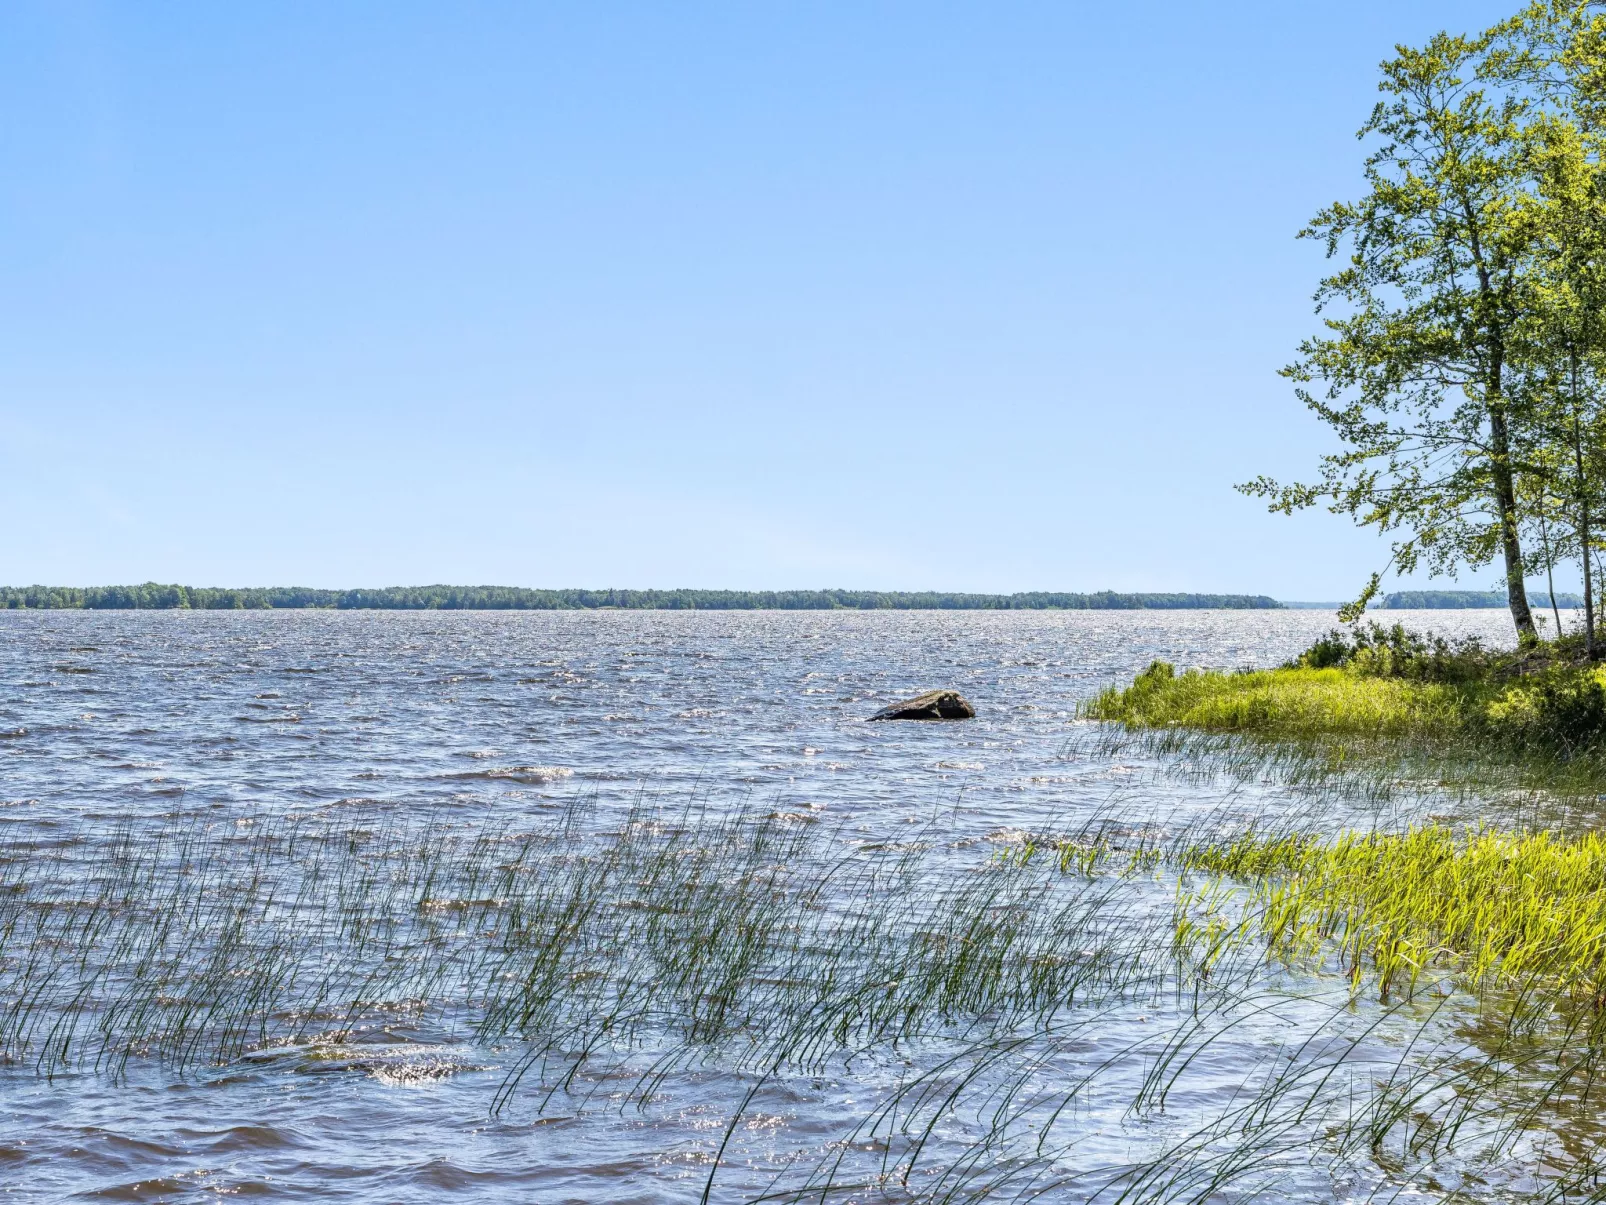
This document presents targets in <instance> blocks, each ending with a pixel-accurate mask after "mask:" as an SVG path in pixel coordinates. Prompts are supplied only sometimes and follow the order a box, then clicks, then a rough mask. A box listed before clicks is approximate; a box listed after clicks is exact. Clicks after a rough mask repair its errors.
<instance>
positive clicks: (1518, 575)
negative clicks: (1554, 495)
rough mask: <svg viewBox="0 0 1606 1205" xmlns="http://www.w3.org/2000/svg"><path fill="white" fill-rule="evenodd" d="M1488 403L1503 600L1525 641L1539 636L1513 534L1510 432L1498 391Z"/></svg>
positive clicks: (1518, 543)
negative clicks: (1503, 566)
mask: <svg viewBox="0 0 1606 1205" xmlns="http://www.w3.org/2000/svg"><path fill="white" fill-rule="evenodd" d="M1491 393H1492V394H1493V399H1494V400H1493V401H1491V403H1490V404H1489V439H1490V444H1491V450H1492V451H1493V453H1494V455H1492V456H1491V457H1490V458H1489V461H1490V464H1489V468H1490V476H1492V477H1493V478H1494V502H1495V505H1496V506H1497V507H1499V509H1500V549H1501V551H1502V552H1503V553H1504V554H1505V560H1506V603H1507V605H1508V606H1509V607H1510V608H1511V622H1512V623H1514V624H1516V625H1517V639H1518V640H1519V641H1521V642H1524V643H1526V642H1528V641H1532V640H1538V639H1539V633H1538V632H1537V631H1535V630H1534V617H1533V612H1532V611H1530V610H1529V609H1528V588H1527V586H1526V585H1525V584H1524V582H1523V580H1522V542H1521V540H1520V539H1519V538H1518V534H1517V490H1516V485H1515V482H1514V480H1513V478H1512V475H1511V431H1510V428H1509V426H1508V425H1507V422H1506V408H1505V403H1504V401H1503V400H1501V399H1500V396H1499V394H1498V392H1495V391H1493V390H1491Z"/></svg>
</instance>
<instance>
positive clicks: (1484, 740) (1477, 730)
mask: <svg viewBox="0 0 1606 1205" xmlns="http://www.w3.org/2000/svg"><path fill="white" fill-rule="evenodd" d="M1579 652H1580V650H1578V649H1576V648H1575V647H1574V646H1573V644H1572V642H1571V641H1570V640H1564V641H1559V642H1556V643H1555V644H1551V645H1545V646H1542V647H1540V648H1537V649H1526V650H1522V651H1520V652H1512V653H1503V652H1492V651H1490V650H1487V649H1484V648H1483V647H1482V646H1480V645H1478V644H1477V643H1475V642H1465V643H1461V644H1455V645H1452V644H1450V643H1448V642H1446V641H1444V640H1428V639H1424V638H1421V637H1417V636H1414V635H1412V634H1411V633H1408V632H1406V631H1404V630H1403V629H1402V628H1401V627H1399V626H1398V625H1396V626H1395V627H1394V628H1392V629H1384V628H1383V627H1381V626H1379V625H1373V626H1372V627H1371V628H1370V629H1365V630H1362V631H1359V632H1357V633H1356V634H1355V635H1353V636H1350V637H1346V636H1343V635H1341V634H1339V633H1337V632H1335V633H1332V634H1330V635H1328V636H1326V637H1324V638H1323V639H1322V640H1320V641H1318V642H1317V643H1316V644H1315V645H1313V646H1312V647H1311V648H1310V649H1308V650H1306V651H1305V652H1304V653H1303V654H1301V656H1300V657H1298V658H1296V659H1295V660H1294V661H1292V662H1290V663H1288V664H1287V665H1284V666H1282V667H1280V668H1278V669H1271V670H1257V671H1247V672H1246V671H1240V672H1236V673H1223V672H1218V671H1213V670H1189V671H1187V672H1186V673H1181V674H1178V673H1177V672H1176V671H1175V669H1174V667H1173V666H1171V665H1169V664H1168V663H1166V662H1163V661H1156V662H1154V663H1153V664H1151V665H1150V666H1149V667H1148V669H1146V670H1144V671H1143V672H1142V673H1141V674H1139V675H1138V676H1137V678H1136V679H1135V680H1134V681H1133V683H1132V684H1131V685H1130V686H1128V687H1125V688H1121V687H1112V688H1110V689H1109V690H1106V691H1104V692H1103V693H1102V694H1100V695H1099V696H1098V697H1097V698H1095V699H1093V700H1092V701H1091V702H1090V703H1089V704H1087V705H1086V706H1085V708H1084V714H1085V715H1087V716H1089V717H1091V718H1094V719H1100V720H1110V721H1115V722H1119V723H1122V724H1124V725H1126V726H1127V727H1128V728H1133V729H1189V730H1194V731H1199V732H1210V733H1233V734H1242V735H1246V736H1252V737H1261V738H1268V739H1271V740H1279V741H1286V740H1334V739H1337V740H1340V741H1351V742H1353V741H1373V742H1378V741H1381V742H1393V743H1395V744H1399V743H1402V742H1403V743H1406V744H1416V745H1418V746H1423V747H1429V748H1441V749H1442V748H1446V747H1460V748H1463V749H1465V750H1467V751H1476V752H1477V753H1478V755H1479V756H1487V755H1490V754H1495V755H1498V756H1501V757H1504V758H1507V759H1510V760H1513V761H1518V762H1525V763H1531V764H1536V765H1538V764H1550V765H1553V766H1558V767H1569V768H1570V770H1571V771H1573V772H1576V771H1578V770H1582V769H1586V768H1589V769H1599V770H1601V771H1602V772H1603V773H1606V668H1603V667H1601V666H1599V665H1594V664H1588V663H1585V662H1583V661H1582V659H1581V658H1580V657H1579V655H1578V654H1579Z"/></svg>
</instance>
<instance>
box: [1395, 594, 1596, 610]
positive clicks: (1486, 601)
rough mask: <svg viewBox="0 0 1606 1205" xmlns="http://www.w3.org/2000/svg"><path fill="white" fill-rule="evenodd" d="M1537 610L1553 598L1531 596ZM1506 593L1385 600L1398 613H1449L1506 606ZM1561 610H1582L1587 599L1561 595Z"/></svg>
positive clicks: (1558, 596) (1558, 600) (1558, 597)
mask: <svg viewBox="0 0 1606 1205" xmlns="http://www.w3.org/2000/svg"><path fill="white" fill-rule="evenodd" d="M1529 598H1530V599H1531V601H1532V603H1533V605H1534V606H1536V607H1548V606H1549V605H1550V595H1549V593H1548V592H1539V593H1534V594H1531V595H1529ZM1505 605H1506V592H1505V591H1504V590H1401V591H1399V592H1398V593H1395V594H1390V595H1388V596H1387V597H1385V598H1384V599H1383V606H1384V607H1385V608H1387V609H1390V610H1395V611H1449V610H1459V609H1464V608H1468V607H1503V606H1505ZM1556 605H1557V606H1558V607H1567V608H1569V609H1571V608H1574V607H1582V606H1583V605H1584V600H1583V598H1582V596H1580V595H1577V594H1562V593H1560V592H1557V594H1556Z"/></svg>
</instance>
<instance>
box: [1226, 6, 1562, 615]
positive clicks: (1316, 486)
mask: <svg viewBox="0 0 1606 1205" xmlns="http://www.w3.org/2000/svg"><path fill="white" fill-rule="evenodd" d="M1494 44H1495V43H1494V39H1493V37H1492V35H1483V36H1479V37H1463V36H1453V35H1450V34H1439V35H1438V36H1436V37H1434V38H1433V39H1432V41H1430V42H1429V43H1428V44H1427V46H1426V47H1424V48H1422V49H1419V50H1418V49H1410V48H1406V47H1399V48H1397V57H1395V58H1393V59H1391V60H1389V61H1387V62H1385V63H1384V64H1383V65H1382V71H1383V79H1382V81H1381V83H1380V84H1379V88H1380V90H1381V91H1382V92H1383V93H1384V95H1385V99H1384V100H1382V101H1380V102H1379V103H1378V105H1377V107H1376V108H1375V109H1374V110H1373V112H1372V116H1371V118H1370V120H1368V121H1367V123H1366V125H1365V126H1364V127H1363V128H1362V129H1361V131H1360V134H1361V136H1362V137H1369V136H1375V137H1378V138H1380V139H1381V140H1382V145H1380V146H1379V147H1378V148H1377V149H1376V150H1375V151H1374V152H1373V153H1372V154H1371V155H1370V156H1369V157H1368V158H1367V160H1366V164H1365V178H1366V183H1367V192H1366V195H1365V196H1363V197H1362V198H1361V199H1360V200H1359V201H1356V202H1338V203H1335V204H1333V205H1330V206H1328V207H1327V208H1326V209H1324V210H1322V211H1321V212H1320V213H1319V214H1318V215H1317V216H1316V218H1315V219H1314V221H1312V223H1311V224H1310V226H1308V227H1307V228H1306V229H1305V230H1304V231H1302V232H1301V236H1302V237H1305V238H1311V239H1316V240H1318V241H1321V242H1323V243H1325V245H1326V248H1327V253H1328V255H1329V256H1330V257H1332V256H1337V255H1338V254H1339V253H1340V251H1341V250H1344V249H1347V250H1348V258H1347V263H1346V264H1345V266H1344V267H1342V268H1341V269H1340V270H1339V271H1337V272H1335V273H1334V274H1332V275H1330V276H1328V277H1327V278H1326V279H1324V280H1323V281H1322V282H1321V285H1320V286H1319V288H1318V290H1317V293H1316V301H1317V309H1318V312H1319V313H1324V314H1327V315H1328V316H1327V317H1326V318H1325V321H1324V325H1325V327H1326V332H1325V333H1324V334H1323V335H1321V336H1318V337H1315V338H1312V339H1309V340H1306V341H1305V342H1304V343H1303V344H1301V345H1300V348H1299V359H1298V360H1296V361H1295V362H1294V363H1293V364H1292V365H1290V366H1289V367H1288V368H1286V369H1284V370H1283V371H1284V375H1285V376H1287V377H1289V378H1290V379H1292V380H1293V381H1294V382H1295V383H1296V387H1297V391H1298V395H1299V397H1300V399H1301V400H1302V401H1303V402H1304V403H1305V405H1306V406H1308V407H1309V408H1310V409H1311V410H1312V411H1313V412H1315V413H1316V414H1317V415H1318V416H1319V417H1320V418H1321V419H1322V420H1323V421H1325V422H1326V423H1328V424H1329V425H1330V426H1331V427H1332V428H1333V430H1334V431H1335V432H1336V433H1337V435H1338V437H1339V439H1340V441H1341V442H1342V444H1343V449H1342V450H1341V451H1339V452H1336V453H1333V454H1331V455H1328V456H1325V457H1323V459H1322V461H1321V464H1320V476H1319V479H1318V480H1317V481H1316V482H1315V483H1313V484H1291V485H1283V484H1279V483H1278V482H1276V481H1274V480H1272V479H1271V478H1268V477H1261V478H1258V479H1257V480H1255V481H1252V482H1249V483H1248V484H1246V485H1243V486H1240V487H1239V488H1240V489H1242V490H1243V491H1244V492H1246V493H1248V494H1251V495H1255V496H1260V497H1264V498H1267V499H1269V502H1270V508H1271V509H1272V510H1273V511H1281V512H1284V513H1292V512H1293V511H1295V510H1299V509H1303V508H1305V507H1309V506H1312V505H1315V504H1316V503H1317V502H1318V501H1323V500H1325V501H1326V502H1327V504H1328V508H1329V509H1330V510H1332V511H1334V512H1335V513H1340V514H1348V515H1350V516H1351V517H1352V518H1353V519H1354V520H1355V521H1356V522H1357V523H1359V524H1362V525H1363V526H1369V527H1374V528H1376V529H1377V530H1378V531H1380V532H1385V533H1389V534H1390V535H1392V536H1393V537H1394V538H1393V541H1392V546H1391V557H1390V567H1391V568H1393V569H1395V570H1397V571H1399V572H1401V573H1410V572H1411V571H1413V570H1415V569H1417V568H1419V567H1425V568H1427V569H1428V571H1429V572H1430V574H1433V575H1439V574H1453V573H1455V571H1456V570H1458V569H1460V568H1462V567H1478V566H1481V565H1485V564H1488V563H1489V562H1491V561H1493V560H1494V559H1495V558H1496V557H1497V556H1498V557H1500V558H1501V559H1502V561H1503V565H1504V569H1505V580H1506V596H1507V605H1508V607H1509V608H1510V611H1511V618H1512V622H1513V623H1514V624H1515V625H1516V628H1517V632H1518V634H1519V636H1520V637H1521V638H1523V639H1534V638H1535V637H1536V632H1535V628H1534V621H1533V616H1532V614H1531V612H1530V610H1529V606H1528V597H1527V592H1526V589H1525V587H1524V582H1523V576H1524V566H1523V554H1522V535H1521V517H1522V516H1521V512H1520V511H1519V500H1518V496H1517V478H1516V465H1515V464H1514V461H1513V428H1514V426H1516V425H1519V424H1520V423H1521V422H1522V421H1523V420H1524V417H1525V416H1524V415H1522V414H1521V413H1519V412H1518V410H1517V408H1516V404H1515V403H1516V399H1514V398H1513V397H1512V396H1511V394H1510V392H1509V391H1508V388H1507V385H1508V374H1509V373H1510V372H1511V369H1512V365H1513V361H1514V360H1517V359H1520V358H1521V356H1522V354H1523V353H1524V350H1525V349H1524V348H1523V347H1522V345H1521V343H1522V339H1523V333H1524V317H1525V314H1526V313H1527V311H1528V309H1529V306H1530V301H1531V298H1530V293H1531V291H1532V283H1531V280H1530V267H1531V263H1532V252H1533V247H1534V241H1535V237H1536V233H1535V218H1534V212H1533V211H1534V205H1533V204H1532V196H1531V188H1530V187H1529V180H1530V173H1529V172H1528V170H1527V168H1528V164H1527V162H1526V160H1525V156H1524V154H1523V151H1524V141H1523V132H1524V121H1525V118H1526V117H1527V116H1528V108H1529V105H1528V102H1527V101H1526V100H1525V99H1524V97H1523V96H1522V95H1521V94H1520V92H1515V91H1512V90H1500V89H1494V90H1491V89H1490V88H1488V87H1487V86H1486V81H1485V80H1484V79H1482V78H1480V68H1481V67H1482V66H1483V65H1484V63H1485V62H1486V61H1487V59H1488V57H1489V55H1490V51H1491V47H1492V46H1493V45H1494ZM1380 579H1381V574H1374V575H1373V577H1372V579H1371V581H1370V582H1369V583H1368V585H1367V587H1366V589H1365V590H1364V591H1363V592H1362V593H1361V595H1360V597H1359V598H1358V599H1356V601H1355V602H1354V603H1352V604H1351V605H1350V606H1349V608H1347V610H1346V617H1348V618H1353V617H1355V616H1358V615H1359V614H1360V612H1361V611H1362V610H1364V608H1365V606H1366V604H1367V603H1368V602H1370V601H1371V599H1372V598H1373V597H1375V595H1376V593H1377V591H1378V585H1379V582H1380Z"/></svg>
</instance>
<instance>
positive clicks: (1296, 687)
mask: <svg viewBox="0 0 1606 1205" xmlns="http://www.w3.org/2000/svg"><path fill="white" fill-rule="evenodd" d="M1473 697H1474V694H1473V692H1472V691H1469V690H1468V689H1467V688H1466V687H1462V686H1449V685H1444V684H1440V683H1431V682H1412V681H1407V680H1403V679H1398V678H1368V677H1361V676H1359V675H1357V674H1354V673H1350V672H1348V671H1345V670H1340V669H1274V670H1261V671H1256V672H1252V673H1234V674H1225V673H1218V672H1215V671H1200V670H1189V671H1188V672H1187V673H1184V674H1181V675H1174V674H1173V673H1172V671H1171V667H1170V666H1169V665H1166V664H1165V663H1164V662H1157V663H1156V664H1155V665H1152V666H1150V667H1149V669H1147V670H1146V671H1144V672H1143V673H1142V674H1140V675H1138V677H1137V679H1136V681H1134V682H1133V684H1132V685H1131V686H1129V687H1127V688H1126V689H1124V690H1123V689H1121V688H1119V687H1111V688H1110V689H1109V690H1106V691H1104V692H1103V693H1102V694H1100V695H1099V696H1098V697H1097V698H1095V699H1094V700H1093V701H1092V702H1091V703H1089V704H1088V705H1087V706H1086V707H1085V709H1084V714H1086V715H1088V716H1090V717H1091V718H1094V719H1100V720H1115V721H1120V722H1122V723H1125V724H1127V725H1128V726H1130V727H1134V728H1168V727H1181V728H1195V729H1200V730H1204V731H1210V732H1241V733H1252V734H1255V735H1259V736H1267V737H1274V738H1276V737H1283V738H1289V737H1309V736H1318V735H1337V736H1354V737H1417V736H1420V737H1447V736H1453V735H1455V734H1457V733H1459V732H1460V731H1461V730H1462V729H1463V728H1464V727H1465V724H1466V714H1467V709H1468V706H1469V703H1470V702H1471V701H1472V700H1473Z"/></svg>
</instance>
